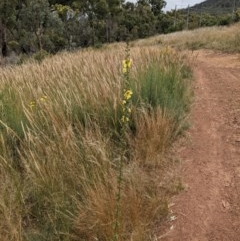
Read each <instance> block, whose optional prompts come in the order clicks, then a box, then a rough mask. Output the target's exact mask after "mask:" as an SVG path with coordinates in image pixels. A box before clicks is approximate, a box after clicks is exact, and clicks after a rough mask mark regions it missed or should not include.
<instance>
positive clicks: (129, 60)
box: [122, 59, 132, 74]
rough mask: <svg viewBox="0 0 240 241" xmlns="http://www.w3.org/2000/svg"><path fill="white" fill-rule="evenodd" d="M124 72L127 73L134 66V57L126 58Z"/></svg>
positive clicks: (123, 64)
mask: <svg viewBox="0 0 240 241" xmlns="http://www.w3.org/2000/svg"><path fill="white" fill-rule="evenodd" d="M122 66H123V68H122V72H123V73H124V74H126V73H127V72H128V70H129V69H130V68H131V67H132V59H124V60H123V62H122Z"/></svg>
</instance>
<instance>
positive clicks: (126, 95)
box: [124, 90, 133, 100]
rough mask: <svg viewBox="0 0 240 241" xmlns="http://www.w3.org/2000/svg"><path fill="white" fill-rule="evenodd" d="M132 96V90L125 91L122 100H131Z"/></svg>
mask: <svg viewBox="0 0 240 241" xmlns="http://www.w3.org/2000/svg"><path fill="white" fill-rule="evenodd" d="M132 94H133V92H132V90H127V91H126V92H125V93H124V99H125V100H129V99H131V97H132Z"/></svg>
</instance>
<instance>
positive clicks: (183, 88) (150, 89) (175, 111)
mask: <svg viewBox="0 0 240 241" xmlns="http://www.w3.org/2000/svg"><path fill="white" fill-rule="evenodd" d="M169 64H171V63H169ZM170 66H171V67H169V69H167V70H164V69H163V68H161V65H159V64H157V63H156V64H155V63H152V64H151V65H150V66H149V67H148V68H147V69H146V70H145V71H144V72H142V73H141V72H140V73H139V76H137V79H138V82H135V83H137V84H136V85H134V90H133V91H134V92H136V95H135V96H134V98H133V103H134V105H136V106H138V107H142V106H143V107H146V108H149V110H150V111H156V110H157V109H158V108H159V107H160V108H161V110H162V112H163V113H165V114H167V115H168V116H169V117H170V118H171V119H172V121H173V127H172V136H173V137H175V136H176V135H178V134H179V133H180V132H181V131H182V129H181V127H180V128H179V126H182V127H184V126H186V122H185V120H186V114H187V113H188V112H189V108H190V104H191V98H190V97H191V93H190V92H189V84H190V83H189V78H186V76H189V73H190V70H189V69H187V67H184V66H182V67H180V69H179V66H176V64H174V63H172V64H171V65H170Z"/></svg>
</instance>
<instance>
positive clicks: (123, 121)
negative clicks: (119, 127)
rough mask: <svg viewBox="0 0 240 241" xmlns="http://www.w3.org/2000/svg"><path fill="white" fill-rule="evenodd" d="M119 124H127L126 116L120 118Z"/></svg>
mask: <svg viewBox="0 0 240 241" xmlns="http://www.w3.org/2000/svg"><path fill="white" fill-rule="evenodd" d="M121 122H122V123H126V122H129V118H128V117H126V116H122V118H121Z"/></svg>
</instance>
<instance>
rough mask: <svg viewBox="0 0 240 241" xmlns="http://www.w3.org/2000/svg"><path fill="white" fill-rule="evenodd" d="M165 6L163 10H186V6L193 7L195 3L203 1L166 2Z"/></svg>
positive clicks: (178, 0) (173, 0)
mask: <svg viewBox="0 0 240 241" xmlns="http://www.w3.org/2000/svg"><path fill="white" fill-rule="evenodd" d="M166 2H167V6H166V9H165V10H171V9H175V6H177V8H187V6H188V4H189V5H190V6H193V5H195V4H197V3H200V2H203V0H166Z"/></svg>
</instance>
